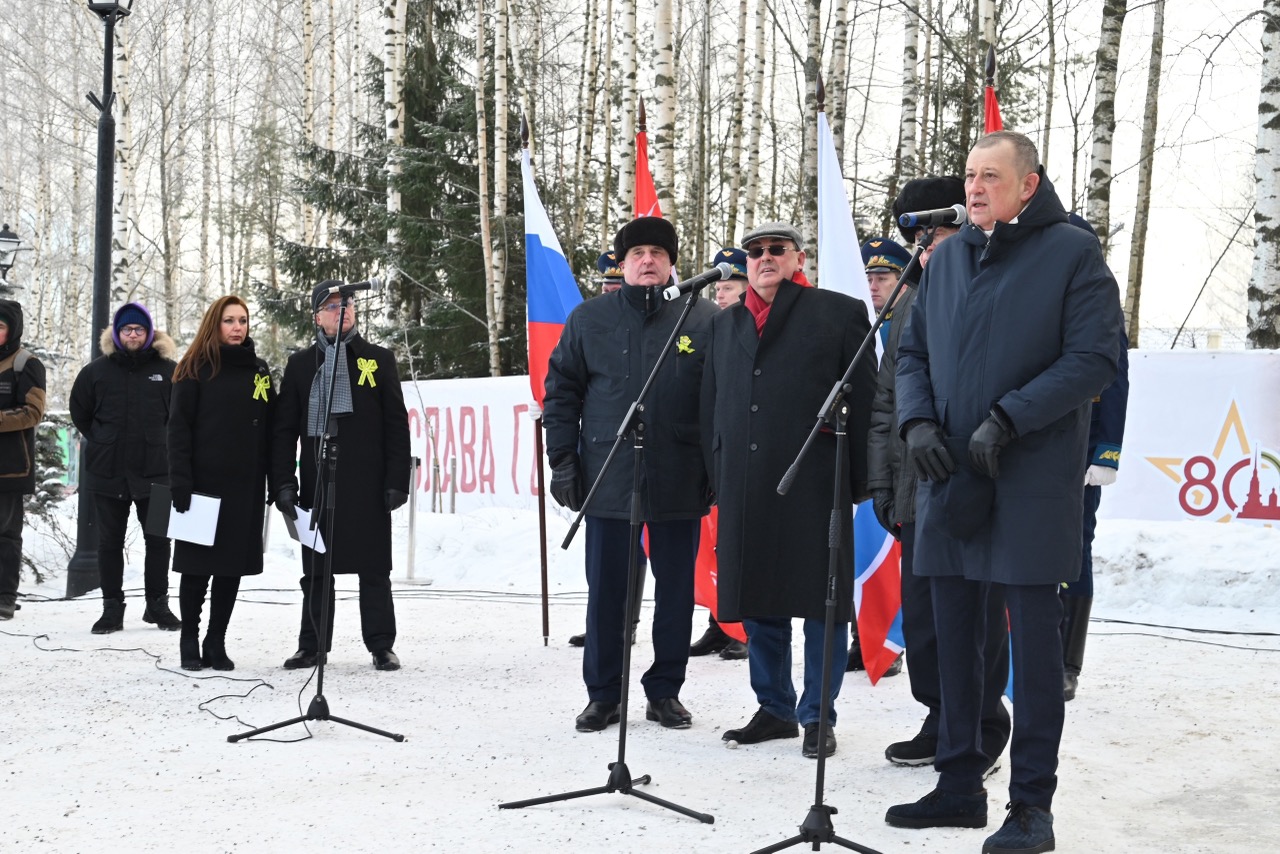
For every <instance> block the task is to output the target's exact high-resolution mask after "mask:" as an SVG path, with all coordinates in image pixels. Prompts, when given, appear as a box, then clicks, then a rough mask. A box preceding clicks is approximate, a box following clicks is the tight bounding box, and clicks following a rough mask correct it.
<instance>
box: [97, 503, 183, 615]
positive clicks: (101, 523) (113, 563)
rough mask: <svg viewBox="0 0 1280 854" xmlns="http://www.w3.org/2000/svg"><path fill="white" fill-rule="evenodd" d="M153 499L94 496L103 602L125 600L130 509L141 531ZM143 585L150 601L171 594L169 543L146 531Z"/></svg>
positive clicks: (99, 574)
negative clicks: (133, 511) (125, 552)
mask: <svg viewBox="0 0 1280 854" xmlns="http://www.w3.org/2000/svg"><path fill="white" fill-rule="evenodd" d="M150 504H151V499H150V498H135V499H132V500H130V499H128V498H116V497H115V496H114V495H106V494H104V493H100V492H99V493H94V496H93V506H94V512H96V513H97V519H98V583H99V585H100V586H101V587H102V598H104V599H123V598H124V533H125V528H126V527H127V526H128V524H129V506H130V505H133V507H134V509H135V512H136V513H137V516H138V526H139V527H141V526H142V525H143V524H144V523H145V522H146V519H147V508H148V507H149V506H150ZM142 542H143V548H144V549H145V557H144V558H143V563H142V567H143V570H142V572H143V585H144V587H145V589H146V593H147V598H148V599H155V598H156V597H157V596H166V595H168V593H169V539H168V538H167V537H155V536H152V535H151V534H148V533H146V531H143V534H142Z"/></svg>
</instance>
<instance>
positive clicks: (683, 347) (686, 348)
mask: <svg viewBox="0 0 1280 854" xmlns="http://www.w3.org/2000/svg"><path fill="white" fill-rule="evenodd" d="M676 352H679V353H692V352H693V339H692V338H690V337H689V336H688V335H681V336H680V340H679V341H677V342H676Z"/></svg>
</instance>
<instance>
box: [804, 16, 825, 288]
mask: <svg viewBox="0 0 1280 854" xmlns="http://www.w3.org/2000/svg"><path fill="white" fill-rule="evenodd" d="M805 5H806V6H807V7H808V19H807V32H808V47H807V54H806V56H805V61H804V121H803V124H802V126H801V127H802V130H801V133H802V134H803V135H804V142H803V144H802V146H801V154H800V163H801V170H800V181H801V183H800V186H801V187H802V188H803V189H802V192H801V193H800V205H801V210H800V233H801V234H802V235H804V238H805V240H807V241H809V245H810V246H811V247H813V249H814V251H813V252H810V253H808V254H807V255H806V256H805V274H806V275H808V276H810V277H813V276H815V275H816V273H817V270H818V252H817V246H818V69H819V68H820V67H821V63H822V0H806V4H805Z"/></svg>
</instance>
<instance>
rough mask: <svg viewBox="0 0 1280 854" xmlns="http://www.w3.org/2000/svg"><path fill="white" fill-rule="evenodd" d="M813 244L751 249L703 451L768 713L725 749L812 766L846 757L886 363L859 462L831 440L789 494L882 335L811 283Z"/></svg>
mask: <svg viewBox="0 0 1280 854" xmlns="http://www.w3.org/2000/svg"><path fill="white" fill-rule="evenodd" d="M803 246H804V243H803V240H802V238H801V235H800V232H799V231H798V230H797V229H796V228H795V227H794V226H791V225H788V224H787V223H781V222H773V223H765V224H764V225H761V226H759V227H758V228H756V229H754V230H752V231H750V232H748V233H747V234H746V235H745V236H744V237H743V247H744V248H745V249H746V250H747V284H748V287H747V291H746V295H745V296H744V297H743V300H742V302H741V303H739V304H737V305H732V306H730V307H729V308H727V309H725V310H724V311H722V312H720V314H718V315H717V316H716V318H715V320H714V321H713V322H712V335H711V353H710V355H709V356H708V358H707V367H706V369H705V371H704V374H703V385H702V413H703V415H702V423H703V433H702V437H703V447H704V452H705V454H706V458H707V467H708V471H709V472H710V474H711V478H712V488H713V489H714V490H715V493H716V495H717V497H718V499H719V506H720V527H719V539H718V547H717V566H718V573H719V574H718V577H717V592H718V596H719V612H718V616H719V618H720V619H722V620H742V621H743V623H744V624H745V627H746V630H747V635H748V637H749V638H750V640H749V641H748V643H747V662H748V669H749V672H750V678H751V687H752V689H753V690H754V691H755V695H756V699H757V701H758V702H759V704H760V708H759V710H758V711H757V712H756V714H755V716H754V717H753V718H752V719H751V721H750V723H748V724H746V726H743V727H741V728H739V729H731V730H729V731H727V732H725V733H724V734H723V735H722V736H721V738H722V739H723V740H724V741H726V742H733V743H737V744H754V743H757V742H761V741H768V740H770V739H775V738H796V737H798V736H799V734H800V733H799V727H798V726H797V724H800V725H803V727H804V740H803V742H802V743H801V752H802V753H803V755H805V756H807V757H810V758H816V757H817V756H818V755H819V752H820V751H822V752H823V753H825V754H826V755H831V754H832V753H834V752H835V749H836V739H835V733H834V730H833V729H832V730H828V731H827V734H826V739H825V742H824V743H822V744H820V743H819V742H820V739H819V734H818V730H819V725H818V721H819V715H820V709H821V701H822V691H821V686H822V663H823V659H824V658H826V660H827V662H828V663H829V665H830V666H829V670H830V674H831V684H830V699H831V706H830V708H829V711H828V715H827V722H828V724H830V725H831V726H832V727H834V725H835V721H836V715H835V698H836V697H837V696H838V695H839V693H840V684H841V682H842V681H843V678H844V667H845V661H846V654H845V650H846V647H847V646H848V629H849V620H850V617H851V616H852V614H851V612H852V605H853V537H852V524H851V520H852V518H853V502H854V500H861V499H864V498H866V497H867V488H866V481H867V428H868V425H869V423H870V416H871V398H872V396H873V395H874V393H875V384H876V377H875V362H874V359H863V360H862V361H861V362H860V363H859V364H858V366H857V368H856V369H855V371H854V374H853V377H852V380H851V384H852V392H851V394H850V395H849V396H848V397H847V398H846V400H847V402H848V404H849V415H848V423H847V433H848V437H849V438H848V442H847V446H846V448H845V457H844V459H843V460H841V462H840V470H839V472H838V473H837V472H836V437H835V434H834V432H833V431H831V430H830V429H825V430H823V431H822V432H821V433H819V434H818V436H817V439H816V440H815V442H814V443H813V445H812V446H811V447H810V449H809V453H808V455H807V456H806V457H805V460H804V463H803V464H802V465H801V466H800V468H799V470H798V474H797V476H796V478H795V480H794V481H793V482H792V484H791V489H790V491H789V492H788V493H787V495H785V496H782V495H779V494H778V482H779V481H780V480H781V479H782V476H783V474H784V473H785V472H786V471H787V469H788V467H789V466H790V465H791V463H792V461H793V460H794V459H795V457H796V454H797V453H798V452H799V451H800V448H801V447H802V446H803V445H804V443H805V440H806V438H808V436H809V433H810V431H811V430H812V428H813V423H814V422H813V420H812V418H811V416H816V415H817V413H818V410H819V409H820V408H821V407H822V404H823V401H825V400H826V398H827V395H828V394H829V393H830V391H831V389H832V387H833V386H834V385H835V384H836V382H837V381H838V380H839V379H840V378H841V377H842V376H843V375H844V372H845V369H846V368H847V367H848V366H849V363H850V362H851V361H852V360H853V356H854V354H855V353H856V352H857V350H858V345H859V344H860V343H861V342H862V340H863V338H865V337H866V335H867V333H868V332H870V330H871V323H870V321H869V320H868V316H867V308H866V305H865V304H864V303H862V302H861V301H860V300H856V299H852V298H850V297H848V296H845V295H843V294H840V293H837V292H835V291H824V290H820V289H816V288H813V287H811V286H810V285H809V282H808V281H807V280H806V279H805V276H804V273H803V272H802V270H803V268H804V261H805V253H804V249H803ZM837 474H838V475H839V483H840V496H839V504H840V508H841V509H840V516H841V518H842V519H844V520H845V524H844V527H843V529H842V531H841V538H840V551H841V555H840V559H839V561H838V566H839V570H838V572H839V574H838V577H837V590H836V591H835V597H836V601H837V603H838V606H837V608H838V610H837V614H836V619H837V624H836V629H835V633H834V637H833V641H832V646H831V648H830V649H826V650H824V648H823V630H824V623H825V616H826V600H827V574H828V563H829V557H830V551H829V527H828V526H829V522H830V518H831V511H832V501H833V495H832V484H833V482H835V479H836V478H835V476H836V475H837ZM795 617H800V618H802V619H803V620H804V638H805V641H804V691H803V694H802V695H801V696H800V698H799V701H797V699H796V691H795V687H794V685H793V684H792V681H791V621H792V619H793V618H795Z"/></svg>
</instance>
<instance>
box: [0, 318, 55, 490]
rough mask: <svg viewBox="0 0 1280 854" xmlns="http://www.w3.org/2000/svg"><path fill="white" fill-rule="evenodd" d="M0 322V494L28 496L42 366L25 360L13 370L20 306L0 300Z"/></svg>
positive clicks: (42, 398)
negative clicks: (3, 328)
mask: <svg viewBox="0 0 1280 854" xmlns="http://www.w3.org/2000/svg"><path fill="white" fill-rule="evenodd" d="M0 320H4V321H6V322H7V323H8V324H9V335H8V337H7V338H6V339H5V342H4V344H2V345H0V492H21V493H23V494H24V495H30V494H31V493H33V492H35V489H36V471H35V458H36V425H37V424H39V423H40V421H41V419H43V418H44V409H45V376H44V365H43V364H41V363H40V360H39V359H37V358H36V357H35V356H28V357H27V359H26V364H25V365H24V366H23V368H22V370H21V371H15V370H14V360H15V359H16V358H17V355H18V351H19V350H20V349H21V348H22V306H21V305H20V304H19V303H17V302H14V301H13V300H7V299H0Z"/></svg>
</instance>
